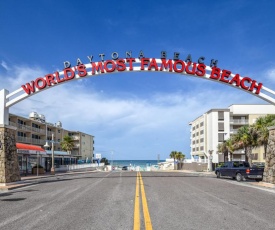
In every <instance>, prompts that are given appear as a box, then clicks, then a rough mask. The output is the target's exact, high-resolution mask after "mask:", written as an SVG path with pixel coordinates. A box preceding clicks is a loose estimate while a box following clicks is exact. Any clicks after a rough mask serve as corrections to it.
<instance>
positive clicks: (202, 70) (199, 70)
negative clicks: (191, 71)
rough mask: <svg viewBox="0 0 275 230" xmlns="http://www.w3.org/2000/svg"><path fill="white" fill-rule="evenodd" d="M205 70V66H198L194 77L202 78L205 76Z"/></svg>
mask: <svg viewBox="0 0 275 230" xmlns="http://www.w3.org/2000/svg"><path fill="white" fill-rule="evenodd" d="M205 69H206V66H205V64H198V66H197V71H196V75H197V76H199V77H201V76H204V75H205Z"/></svg>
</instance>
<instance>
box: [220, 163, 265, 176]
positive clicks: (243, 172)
mask: <svg viewBox="0 0 275 230" xmlns="http://www.w3.org/2000/svg"><path fill="white" fill-rule="evenodd" d="M263 172H264V168H259V167H255V166H253V167H250V165H249V163H248V162H246V161H230V162H224V163H223V164H222V165H221V166H220V167H218V168H216V169H215V174H216V175H217V178H220V177H223V176H225V177H232V178H233V179H236V180H237V181H242V180H245V179H255V180H256V181H261V180H262V179H263Z"/></svg>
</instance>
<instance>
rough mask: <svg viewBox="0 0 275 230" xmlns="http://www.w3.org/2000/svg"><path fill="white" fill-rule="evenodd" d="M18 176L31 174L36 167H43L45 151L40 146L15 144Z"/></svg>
mask: <svg viewBox="0 0 275 230" xmlns="http://www.w3.org/2000/svg"><path fill="white" fill-rule="evenodd" d="M16 148H17V153H18V162H19V169H20V174H25V175H27V174H30V173H32V168H33V167H34V166H36V165H41V166H42V167H44V166H45V156H46V155H47V154H46V151H45V150H44V149H43V148H41V147H40V146H36V145H28V144H23V143H16Z"/></svg>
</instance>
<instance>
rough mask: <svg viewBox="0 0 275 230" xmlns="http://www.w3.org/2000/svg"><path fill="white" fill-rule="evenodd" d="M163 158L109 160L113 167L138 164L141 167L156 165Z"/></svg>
mask: <svg viewBox="0 0 275 230" xmlns="http://www.w3.org/2000/svg"><path fill="white" fill-rule="evenodd" d="M164 161H165V160H159V161H157V160H113V161H109V163H110V164H112V165H113V166H114V167H123V166H132V167H136V166H140V167H142V168H144V167H146V166H152V165H157V164H158V163H159V162H164Z"/></svg>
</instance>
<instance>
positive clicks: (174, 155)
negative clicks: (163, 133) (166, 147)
mask: <svg viewBox="0 0 275 230" xmlns="http://www.w3.org/2000/svg"><path fill="white" fill-rule="evenodd" d="M170 158H173V159H174V169H175V170H176V158H177V151H172V152H171V153H170Z"/></svg>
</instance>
